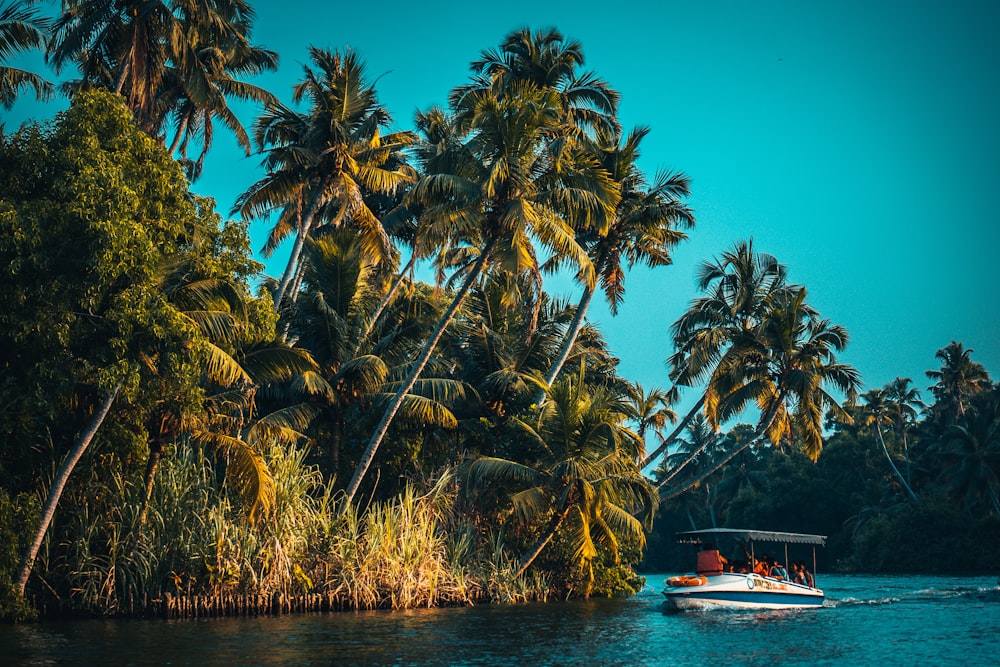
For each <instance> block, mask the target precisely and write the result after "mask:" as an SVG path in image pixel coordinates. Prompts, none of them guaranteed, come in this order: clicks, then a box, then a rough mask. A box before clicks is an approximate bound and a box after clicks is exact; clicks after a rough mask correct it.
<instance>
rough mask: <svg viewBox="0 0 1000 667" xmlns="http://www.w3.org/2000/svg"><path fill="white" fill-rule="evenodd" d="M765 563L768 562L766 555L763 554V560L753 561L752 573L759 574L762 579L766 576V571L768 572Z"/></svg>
mask: <svg viewBox="0 0 1000 667" xmlns="http://www.w3.org/2000/svg"><path fill="white" fill-rule="evenodd" d="M767 561H768V557H767V554H764V557H763V558H761V559H759V560H757V561H755V562H754V564H753V571H754V573H755V574H759V575H760V576H762V577H765V576H767V570H768V567H767Z"/></svg>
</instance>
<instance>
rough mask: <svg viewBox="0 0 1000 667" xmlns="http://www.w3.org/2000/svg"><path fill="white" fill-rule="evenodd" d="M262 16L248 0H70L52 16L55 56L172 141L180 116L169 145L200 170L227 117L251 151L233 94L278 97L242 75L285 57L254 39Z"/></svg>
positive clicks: (193, 172) (193, 170)
mask: <svg viewBox="0 0 1000 667" xmlns="http://www.w3.org/2000/svg"><path fill="white" fill-rule="evenodd" d="M254 18H255V12H254V10H253V8H252V7H251V6H250V5H249V4H248V3H247V2H246V1H245V0H170V1H169V2H163V1H153V2H140V1H138V0H127V1H123V2H106V1H104V0H73V1H72V2H67V3H64V9H63V13H62V15H61V16H60V17H59V18H58V19H57V20H56V22H55V23H54V25H53V34H52V38H51V40H50V41H49V48H48V59H49V61H50V62H51V63H52V64H53V66H54V67H55V68H56V71H57V72H59V71H61V70H62V69H63V68H64V67H65V66H67V65H69V64H73V65H75V66H76V67H78V68H79V71H80V75H81V80H79V81H76V82H73V83H70V84H68V85H67V86H65V88H66V89H67V90H69V91H74V90H76V89H79V88H80V87H82V86H100V87H104V88H107V89H109V90H113V91H115V92H117V93H121V94H122V95H124V96H125V98H126V100H127V103H128V106H129V108H130V109H131V110H132V112H133V114H134V115H135V118H136V120H137V122H138V123H139V126H140V127H141V128H142V129H143V130H144V131H145V132H146V133H147V134H149V135H151V136H153V137H156V138H158V139H160V140H163V141H166V125H167V123H168V121H172V123H173V125H174V128H175V131H174V138H173V140H172V141H171V142H170V143H169V144H168V147H169V149H170V151H171V154H175V153H178V152H179V157H180V159H181V160H182V161H184V162H185V163H186V165H187V167H188V173H189V176H191V177H196V176H197V175H198V173H200V170H201V165H202V162H203V160H204V158H205V153H206V152H207V150H208V148H209V147H210V146H211V143H212V139H213V122H214V120H219V121H221V122H222V123H223V124H224V125H226V126H227V127H229V128H230V129H231V130H232V131H233V133H234V134H235V136H236V140H237V142H238V143H239V144H240V146H242V147H243V149H244V150H245V151H246V152H247V155H249V154H250V140H249V137H248V136H247V132H246V130H245V129H244V128H243V125H242V124H241V123H240V121H239V119H238V118H237V116H236V115H235V114H234V113H233V111H232V110H231V109H230V108H229V106H228V101H227V100H228V99H229V98H235V99H239V100H244V101H255V102H259V103H265V104H266V103H271V102H273V101H274V97H273V96H272V95H271V94H270V93H268V92H267V91H265V90H264V89H262V88H259V87H257V86H254V85H251V84H248V83H246V82H244V81H242V80H240V79H238V78H237V77H241V76H245V75H254V74H259V73H261V72H263V71H273V70H275V69H277V62H278V56H277V54H276V53H275V52H273V51H268V50H266V49H263V48H261V47H258V46H254V45H251V44H250V41H249V39H250V33H251V28H252V24H253V20H254ZM197 138H200V139H201V144H202V147H201V153H200V155H199V156H198V157H197V158H196V159H195V160H191V161H189V160H188V159H187V147H188V142H189V141H190V140H192V139H197Z"/></svg>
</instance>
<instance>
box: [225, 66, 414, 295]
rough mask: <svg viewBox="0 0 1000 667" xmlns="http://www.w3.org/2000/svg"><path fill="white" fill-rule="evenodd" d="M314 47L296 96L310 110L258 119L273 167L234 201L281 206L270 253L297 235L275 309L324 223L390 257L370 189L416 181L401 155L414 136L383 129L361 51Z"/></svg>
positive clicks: (242, 205) (248, 214) (248, 207)
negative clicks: (355, 235) (308, 244)
mask: <svg viewBox="0 0 1000 667" xmlns="http://www.w3.org/2000/svg"><path fill="white" fill-rule="evenodd" d="M309 53H310V58H311V60H312V63H313V66H314V67H315V69H314V68H313V67H310V66H309V65H305V66H304V67H303V69H304V78H303V80H302V81H300V82H299V83H298V84H296V85H295V87H294V89H293V100H294V101H295V102H296V103H298V102H301V101H302V100H304V99H307V100H308V101H309V104H310V108H309V110H308V111H307V112H306V113H304V114H303V113H298V112H296V111H294V110H293V109H290V108H288V107H285V106H283V105H281V104H277V105H273V106H270V107H268V109H267V110H266V111H265V113H264V115H263V116H262V117H261V118H260V119H258V121H257V123H256V125H255V139H256V142H257V144H258V145H259V146H260V147H261V149H262V150H264V151H265V153H266V155H265V158H264V161H263V166H264V168H265V169H267V172H268V174H267V175H266V176H265V177H264V178H262V179H261V180H259V181H257V182H256V183H254V184H253V185H252V186H251V187H250V189H249V190H247V191H246V192H245V193H243V194H242V195H240V197H239V199H238V200H237V202H236V206H235V208H234V212H236V211H238V212H239V213H240V214H241V215H242V216H243V217H244V218H247V219H256V218H260V217H263V216H265V215H269V214H270V213H272V212H275V211H278V212H279V215H278V219H277V221H276V223H275V225H274V226H273V227H272V229H271V233H270V236H269V238H268V241H267V245H266V246H265V247H264V254H265V256H269V255H270V254H271V252H273V251H274V250H275V249H276V248H277V247H278V246H279V245H280V243H281V242H282V241H283V240H284V239H285V238H286V237H287V236H288V235H290V234H294V235H295V243H294V245H293V247H292V252H291V255H290V256H289V259H288V264H287V266H286V268H285V272H284V274H283V275H282V277H281V281H280V283H279V284H278V286H277V289H276V292H275V299H274V302H275V307H276V308H280V307H281V305H282V302H283V300H284V298H285V296H286V293H287V291H288V289H289V286H290V285H291V283H292V281H293V279H294V277H295V275H296V272H297V271H298V269H299V259H300V256H301V254H302V248H303V246H304V244H305V240H306V238H308V237H309V236H310V235H311V234H312V233H313V231H314V230H315V229H317V228H318V227H320V226H321V225H330V226H332V227H340V226H345V225H346V226H348V227H350V228H352V229H354V230H355V231H356V232H357V233H358V234H360V235H361V237H362V238H363V239H364V242H365V244H366V251H367V252H369V253H371V254H373V255H375V256H378V257H379V258H380V261H382V262H387V261H389V258H390V257H391V256H392V248H391V243H390V241H389V238H388V236H387V235H386V232H385V230H384V228H383V227H382V225H381V223H380V221H379V220H378V218H377V217H376V216H375V214H374V213H373V212H372V211H371V209H370V208H369V206H368V205H367V203H366V202H365V199H364V194H365V192H366V191H367V192H378V193H386V194H389V193H393V192H395V191H396V190H397V189H398V188H400V187H401V186H402V185H404V184H406V183H409V182H411V181H412V180H413V171H412V170H411V169H409V168H408V167H406V166H405V164H403V163H402V161H401V160H399V158H398V154H399V152H400V151H401V150H402V149H403V148H405V147H406V146H408V145H409V144H411V143H412V142H413V141H414V140H415V135H414V134H413V133H411V132H397V133H391V134H386V135H383V134H382V130H383V128H387V127H388V126H389V124H390V122H391V118H390V116H389V113H388V112H387V111H386V109H385V108H384V107H383V106H382V105H381V104H380V103H379V101H378V97H377V95H376V93H375V88H374V87H373V86H371V85H369V84H368V82H367V80H366V76H365V71H364V63H363V61H362V60H361V58H360V56H358V54H357V53H355V52H354V51H351V50H350V49H348V50H345V52H344V53H343V54H341V53H339V52H337V51H333V52H331V51H327V50H323V49H319V48H316V47H310V49H309ZM386 165H391V166H392V168H390V169H386V168H385V167H386ZM294 299H295V297H294V294H293V295H292V300H293V301H294Z"/></svg>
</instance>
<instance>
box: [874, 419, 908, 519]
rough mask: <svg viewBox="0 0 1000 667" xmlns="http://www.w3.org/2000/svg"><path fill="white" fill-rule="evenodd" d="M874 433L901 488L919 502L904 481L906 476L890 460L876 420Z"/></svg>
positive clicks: (880, 428)
mask: <svg viewBox="0 0 1000 667" xmlns="http://www.w3.org/2000/svg"><path fill="white" fill-rule="evenodd" d="M875 433H876V434H878V441H879V444H880V445H882V452H883V453H885V458H886V460H887V461H888V462H889V466H890V467H892V471H893V472H894V473H896V477H898V478H899V481H900V482H901V483H902V484H903V488H904V489H906V492H907V493H908V494H909V495H910V498H912V499H913V502H919V501H918V500H917V494H915V493H914V492H913V489H911V488H910V485H909V484H907V483H906V478H905V477H903V475H902V473H900V472H899V468H897V467H896V464H895V463H893V462H892V457H891V456H889V448H888V447H886V446H885V440H884V439H883V438H882V427H881V426H879V425H878V423H877V422H876V424H875Z"/></svg>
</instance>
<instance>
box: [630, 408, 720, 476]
mask: <svg viewBox="0 0 1000 667" xmlns="http://www.w3.org/2000/svg"><path fill="white" fill-rule="evenodd" d="M704 405H705V395H704V394H702V395H701V398H699V399H698V402H697V403H695V404H694V407H693V408H691V409H690V410H688V413H687V414H686V415H684V419H682V420H681V421H680V423H678V424H677V428H675V429H674V430H673V431H672V432H671V433H670V435H668V436H667V437H666V438H663V441H662V442H660V446H659V447H657V448H656V449H654V450H653V452H652V453H651V454H650V455H649V456H647V457H646V458H644V459H643V460H642V463H641V464H640V465H639V469H640V470H641V469H643V468H645V467H646V466H648V465H649V464H650V463H652V462H653V461H655V460H656V459H657V458H658V457H659V456H660V455H662V454H663V453H664V452H666V451H667V449H668V448H669V447H670V445H672V444H674V442H676V440H677V438H679V437H680V434H681V432H682V431H683V430H684V429H685V428H687V425H688V424H690V423H691V420H692V419H694V417H695V415H696V414H698V411H699V410H701V408H702V407H703V406H704ZM695 456H697V454H695ZM688 463H689V461H685V462H684V464H683V465H687V464H688Z"/></svg>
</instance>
